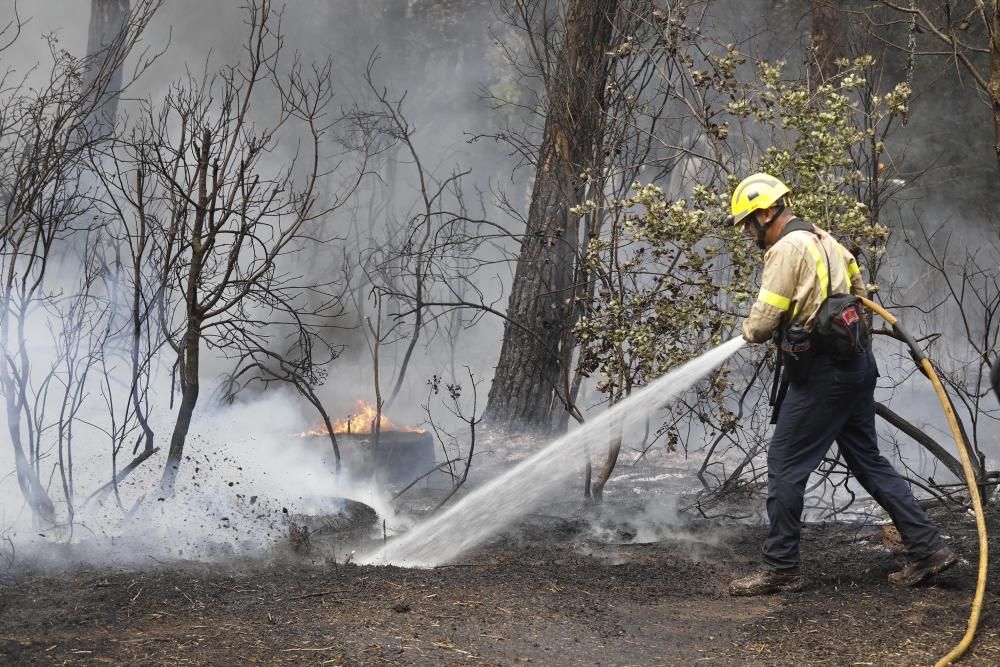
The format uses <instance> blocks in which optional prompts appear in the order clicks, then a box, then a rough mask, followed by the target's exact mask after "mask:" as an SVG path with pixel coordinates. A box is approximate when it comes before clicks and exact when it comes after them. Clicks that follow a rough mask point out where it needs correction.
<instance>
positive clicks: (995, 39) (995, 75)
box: [989, 2, 1000, 169]
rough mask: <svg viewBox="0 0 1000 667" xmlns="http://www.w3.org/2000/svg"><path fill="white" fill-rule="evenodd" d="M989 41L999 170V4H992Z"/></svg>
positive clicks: (994, 132)
mask: <svg viewBox="0 0 1000 667" xmlns="http://www.w3.org/2000/svg"><path fill="white" fill-rule="evenodd" d="M990 37H991V40H990V85H989V88H990V89H989V94H990V102H991V103H992V105H993V149H994V151H996V156H997V168H998V169H1000V2H994V3H993V30H992V31H991V35H990Z"/></svg>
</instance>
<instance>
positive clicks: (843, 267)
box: [727, 173, 958, 595]
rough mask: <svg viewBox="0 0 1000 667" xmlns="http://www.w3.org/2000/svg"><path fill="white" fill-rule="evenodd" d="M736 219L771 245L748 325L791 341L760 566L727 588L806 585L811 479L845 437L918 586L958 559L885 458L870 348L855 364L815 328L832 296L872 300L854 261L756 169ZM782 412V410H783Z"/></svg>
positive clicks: (754, 336)
mask: <svg viewBox="0 0 1000 667" xmlns="http://www.w3.org/2000/svg"><path fill="white" fill-rule="evenodd" d="M727 221H728V222H729V223H731V224H734V225H743V228H744V231H745V232H746V234H747V235H749V236H750V237H751V238H752V239H753V240H754V241H755V242H756V243H757V245H758V246H759V247H760V248H761V249H762V250H766V252H765V254H764V271H763V276H762V278H761V288H760V292H759V294H758V296H757V300H756V302H755V303H754V304H753V306H752V307H751V309H750V315H749V316H748V317H747V318H746V320H744V322H743V338H744V339H746V340H747V342H750V343H764V342H766V341H768V340H769V339H771V338H772V336H774V335H775V334H778V335H779V336H780V335H784V336H786V339H785V340H786V342H785V343H783V344H782V346H781V347H782V349H783V350H792V352H791V354H788V353H782V354H783V357H782V358H783V360H784V362H785V365H786V373H787V376H788V378H789V382H788V384H787V387H786V388H787V393H786V394H785V395H784V400H783V401H782V402H781V405H780V410H778V413H777V421H776V424H775V429H774V434H773V436H772V438H771V443H770V446H769V448H768V453H767V515H768V519H769V522H770V528H769V531H768V535H767V539H766V540H765V541H764V546H763V549H762V551H763V567H762V568H760V569H759V570H758V571H756V572H754V573H753V574H751V575H749V576H747V577H743V578H740V579H736V580H734V581H733V582H731V583H730V586H729V592H730V594H731V595H764V594H770V593H776V592H782V591H796V590H801V589H802V588H803V587H804V585H805V581H804V579H803V578H802V576H801V574H800V573H799V539H800V533H801V518H802V505H803V496H804V493H805V487H806V481H807V480H808V478H809V475H810V474H811V473H812V472H813V470H815V469H816V468H817V466H818V465H819V464H820V462H821V461H822V459H823V457H824V456H825V455H826V452H827V450H829V449H830V445H831V444H833V442H834V441H835V440H836V441H837V444H838V445H839V447H840V453H841V454H842V455H843V457H844V460H845V461H846V463H847V465H848V467H849V468H850V469H851V472H852V473H853V474H854V476H855V477H856V478H857V480H858V481H859V482H860V483H861V485H862V486H863V487H864V488H865V490H866V491H867V492H868V493H869V494H870V495H871V496H872V498H874V499H875V500H876V501H877V502H878V503H879V504H880V505H881V506H882V507H883V508H884V509H885V510H886V512H888V513H889V516H890V517H891V518H892V520H893V522H894V523H895V524H896V528H897V529H898V530H899V532H900V534H901V535H902V537H903V543H904V545H905V547H906V555H907V558H908V561H909V562H908V564H907V565H906V566H905V567H904V568H903V569H902V570H900V571H898V572H893V573H892V574H890V575H889V581H890V582H891V583H893V584H896V585H900V586H913V585H916V584H918V583H920V582H922V581H924V580H926V579H927V578H929V577H931V576H933V575H935V574H937V573H939V572H942V571H944V570H945V569H947V568H949V567H951V566H952V565H954V564H955V563H956V562H957V560H958V559H957V557H956V555H955V554H954V553H953V552H952V551H951V549H949V548H948V547H947V546H945V544H944V542H943V541H942V539H941V535H940V533H939V532H938V530H937V528H936V527H935V526H934V525H933V524H932V523H931V522H930V520H929V519H928V517H927V514H926V513H925V512H924V510H923V508H922V507H921V506H920V505H919V504H918V503H917V501H916V499H915V498H914V497H913V494H912V493H911V491H910V489H909V486H908V485H907V484H906V482H905V481H904V480H903V478H902V477H900V475H899V473H898V472H896V470H895V469H894V468H893V467H892V465H891V464H890V463H889V462H888V461H887V460H886V459H885V457H883V456H882V455H881V454H879V451H878V444H877V440H876V432H875V398H874V393H875V382H876V378H877V377H878V369H877V368H876V366H875V357H874V356H873V354H872V352H871V345H870V343H868V342H867V339H866V344H865V345H864V349H863V351H861V352H860V353H857V354H855V355H854V356H853V357H851V358H849V359H848V360H846V361H845V360H835V359H834V358H833V357H832V356H831V354H828V353H825V352H824V350H823V349H822V348H823V345H822V343H823V341H822V340H818V339H817V336H816V332H815V331H814V330H813V326H814V324H815V322H816V317H817V313H819V311H820V307H821V305H822V304H823V302H824V301H825V300H826V298H827V295H828V294H839V293H848V292H849V293H853V294H855V295H859V296H865V286H864V282H863V281H862V279H861V272H860V270H859V268H858V265H857V262H856V261H855V258H854V257H853V256H852V255H851V253H850V252H849V251H848V250H847V249H846V248H844V247H843V246H842V245H841V244H840V243H838V242H837V241H836V240H835V239H834V238H833V237H832V236H830V234H828V233H827V232H825V231H823V230H822V229H820V228H818V227H816V226H814V225H812V224H810V223H808V222H806V221H804V220H801V219H799V218H796V217H795V214H794V213H793V211H792V210H791V208H789V189H788V187H787V186H786V185H785V184H784V183H782V182H781V181H780V180H778V179H777V178H774V177H773V176H770V175H768V174H762V173H761V174H754V175H753V176H750V177H748V178H746V179H745V180H743V182H741V183H740V184H739V186H738V187H737V188H736V191H735V192H734V193H733V199H732V216H731V217H730V218H728V219H727ZM776 409H777V408H776Z"/></svg>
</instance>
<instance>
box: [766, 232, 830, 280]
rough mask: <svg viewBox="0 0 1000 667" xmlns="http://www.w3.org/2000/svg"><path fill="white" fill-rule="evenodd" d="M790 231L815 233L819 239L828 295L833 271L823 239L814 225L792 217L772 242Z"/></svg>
mask: <svg viewBox="0 0 1000 667" xmlns="http://www.w3.org/2000/svg"><path fill="white" fill-rule="evenodd" d="M792 232H809V233H810V234H815V235H816V238H817V239H818V240H819V248H820V250H822V251H823V257H824V258H825V259H826V295H827V296H830V295H831V294H833V276H832V273H833V271H831V269H832V268H833V267H831V266H830V255H829V253H827V251H826V248H825V247H824V246H823V239H822V238H821V237H820V235H819V234H817V233H816V227H814V226H813V224H812V223H811V222H808V221H806V220H803V219H802V218H792V219H791V220H789V221H788V222H787V223H785V228H784V229H782V230H781V233H780V234H778V238H776V239H775V240H774V242H775V243H777V242H778V241H780V240H781V239H783V238H784V237H785V235H786V234H791V233H792Z"/></svg>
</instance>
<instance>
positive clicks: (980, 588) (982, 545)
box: [861, 298, 989, 667]
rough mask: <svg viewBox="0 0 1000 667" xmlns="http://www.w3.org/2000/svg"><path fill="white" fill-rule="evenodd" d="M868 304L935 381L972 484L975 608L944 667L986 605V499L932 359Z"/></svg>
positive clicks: (954, 657)
mask: <svg viewBox="0 0 1000 667" xmlns="http://www.w3.org/2000/svg"><path fill="white" fill-rule="evenodd" d="M861 301H862V302H864V304H865V306H867V307H868V308H869V309H870V310H873V311H875V312H876V313H878V314H879V315H881V316H882V318H883V319H884V320H885V321H886V322H888V323H889V324H890V325H892V330H893V331H894V332H895V333H896V335H897V336H899V337H900V338H901V339H902V340H903V341H905V342H906V344H907V345H908V346H909V348H910V351H911V352H912V354H913V360H914V361H915V362H917V364H918V365H919V366H920V368H921V369H922V370H923V371H924V374H925V375H927V378H928V379H929V380H930V381H931V384H933V385H934V391H935V392H936V393H937V397H938V400H939V401H941V407H942V408H944V414H945V416H946V417H947V418H948V425H949V426H950V427H951V435H952V437H954V438H955V446H956V447H957V448H958V455H959V457H961V459H962V470H963V471H964V472H965V483H966V484H967V485H968V487H969V498H970V499H971V500H972V508H973V510H975V513H976V531H977V532H978V533H979V578H978V579H977V581H976V595H975V597H973V599H972V610H971V612H970V613H969V626H968V628H967V629H966V631H965V636H964V637H962V641H960V642H959V643H958V644H956V645H955V648H953V649H952V650H951V652H950V653H948V655H946V656H944V657H943V658H941V659H940V660H938V662H937V667H942V666H943V665H950V664H951V663H952V662H954V661H955V660H957V659H958V658H959V657H961V655H962V654H963V653H965V650H966V649H967V648H969V645H970V644H971V643H972V638H973V637H974V636H975V635H976V627H977V626H978V625H979V615H980V613H981V612H982V609H983V596H984V595H985V594H986V566H987V564H988V562H989V555H988V547H987V544H986V519H985V517H984V516H983V503H982V499H981V498H980V497H979V486H978V484H977V483H976V474H975V472H974V471H973V470H972V462H971V461H970V460H969V453H968V451H966V448H965V445H964V439H963V438H962V432H961V430H960V429H959V426H958V420H957V419H956V418H955V412H954V410H952V407H951V402H950V401H949V400H948V395H947V394H946V393H945V391H944V387H943V386H942V384H941V380H940V379H939V378H938V376H937V373H935V372H934V367H933V366H932V365H931V362H930V359H928V358H927V355H926V354H924V351H923V350H921V349H920V348H919V347H918V346H917V343H916V341H914V340H913V338H911V337H910V335H909V334H908V333H906V332H905V331H903V329H902V328H901V327H900V326H899V323H898V322H897V321H896V318H895V317H893V316H892V315H890V314H889V312H888V311H886V310H885V309H884V308H882V307H881V306H880V305H878V304H877V303H875V302H873V301H870V300H868V299H865V298H862V299H861Z"/></svg>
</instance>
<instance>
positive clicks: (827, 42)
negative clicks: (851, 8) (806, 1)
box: [810, 0, 847, 87]
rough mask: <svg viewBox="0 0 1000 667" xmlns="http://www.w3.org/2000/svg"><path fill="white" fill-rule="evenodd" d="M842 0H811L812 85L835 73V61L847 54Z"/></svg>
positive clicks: (827, 78) (826, 79)
mask: <svg viewBox="0 0 1000 667" xmlns="http://www.w3.org/2000/svg"><path fill="white" fill-rule="evenodd" d="M843 4H844V3H843V0H811V5H812V58H811V63H810V65H811V67H810V72H811V75H812V80H813V87H815V86H817V85H819V84H820V83H822V82H824V81H828V80H829V79H830V78H831V77H832V76H833V75H834V74H836V73H837V65H836V61H837V59H838V58H843V57H845V56H846V55H847V49H846V44H847V37H846V34H845V26H844V16H843V14H842V12H841V6H842V5H843Z"/></svg>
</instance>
